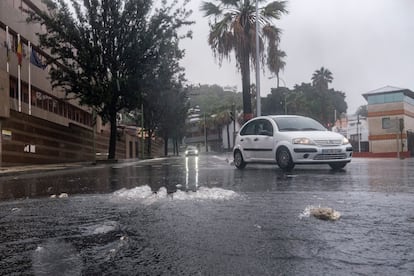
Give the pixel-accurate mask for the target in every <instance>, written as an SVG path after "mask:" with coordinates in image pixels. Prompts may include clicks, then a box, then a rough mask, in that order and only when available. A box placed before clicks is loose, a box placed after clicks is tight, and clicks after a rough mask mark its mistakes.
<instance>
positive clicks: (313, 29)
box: [181, 0, 414, 113]
mask: <svg viewBox="0 0 414 276" xmlns="http://www.w3.org/2000/svg"><path fill="white" fill-rule="evenodd" d="M201 2H202V1H201V0H191V3H190V4H189V6H188V7H189V8H191V9H192V10H193V15H192V19H193V20H194V21H196V24H194V25H193V26H192V30H193V39H192V40H185V41H182V43H181V47H182V48H184V49H186V57H185V58H184V60H183V61H182V66H183V67H185V68H186V76H187V79H188V81H189V82H190V83H192V84H199V83H200V84H218V85H221V86H227V85H230V86H235V85H237V88H238V91H241V76H240V73H239V72H238V71H237V69H236V67H235V62H234V56H232V61H231V62H228V61H223V64H222V66H221V67H220V66H219V64H218V62H217V61H216V60H215V58H214V56H213V52H212V50H211V49H210V47H209V46H208V44H207V36H208V32H209V27H208V20H207V19H206V18H204V17H203V16H202V13H201V12H200V11H199V7H200V5H201ZM268 2H270V1H268ZM287 7H288V10H289V14H287V15H285V16H283V18H282V19H281V20H280V21H279V22H278V27H279V28H281V29H282V30H283V34H282V37H281V45H280V48H281V50H283V51H285V52H286V54H287V58H286V59H285V61H286V67H285V70H284V72H282V73H281V74H280V76H281V78H282V80H281V82H280V85H283V83H285V84H286V86H287V87H289V88H293V86H294V85H295V84H300V83H302V82H310V81H311V80H310V79H311V76H312V74H313V72H314V71H315V70H317V69H319V68H321V67H322V66H323V67H325V68H328V69H329V70H330V71H331V72H332V75H333V78H334V80H333V82H332V84H331V85H330V87H331V88H334V89H335V90H340V91H342V92H345V94H346V99H345V100H346V102H347V103H348V113H354V112H355V111H356V110H357V108H358V107H359V106H360V105H364V104H367V103H366V101H365V99H364V98H363V97H362V94H363V93H366V92H369V91H372V90H374V89H377V88H381V87H383V86H386V85H391V86H397V87H401V88H408V89H411V90H414V19H413V14H414V0H289V1H287ZM269 77H271V75H270V73H269V72H268V71H267V72H266V73H265V74H264V75H262V76H261V80H260V84H261V95H262V97H264V96H266V95H267V94H268V93H270V89H271V88H272V87H275V86H276V79H274V78H273V79H269ZM251 81H252V82H253V83H254V82H255V75H254V72H252V79H251Z"/></svg>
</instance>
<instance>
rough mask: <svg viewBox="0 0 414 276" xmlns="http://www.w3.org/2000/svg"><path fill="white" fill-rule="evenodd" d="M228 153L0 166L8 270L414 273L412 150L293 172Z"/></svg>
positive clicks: (3, 259)
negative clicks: (237, 160) (318, 211)
mask: <svg viewBox="0 0 414 276" xmlns="http://www.w3.org/2000/svg"><path fill="white" fill-rule="evenodd" d="M229 159H230V158H229V156H227V155H223V154H217V155H215V154H209V155H202V156H200V157H189V158H185V157H170V158H161V159H154V160H145V161H139V162H127V163H119V164H113V165H96V166H83V167H76V168H72V169H66V170H59V171H44V172H33V173H30V172H28V173H24V174H18V175H5V176H1V177H0V199H1V201H0V274H1V275H373V274H377V275H413V274H414V250H413V248H414V211H413V210H414V170H413V169H414V160H413V159H404V160H401V159H363V158H354V160H353V161H352V162H351V163H350V164H348V165H347V167H346V168H345V169H344V170H341V171H333V170H331V169H330V168H329V166H327V165H326V166H325V165H318V166H297V167H295V169H294V170H293V171H292V172H291V173H283V172H282V171H281V170H280V169H278V168H277V166H273V165H248V166H247V167H246V169H244V170H237V169H235V168H234V167H233V166H232V165H231V164H230V160H229ZM313 207H330V208H333V209H334V210H336V211H338V212H339V213H340V215H341V217H340V219H339V220H337V221H324V220H319V219H317V218H315V217H312V216H311V215H309V209H310V208H313Z"/></svg>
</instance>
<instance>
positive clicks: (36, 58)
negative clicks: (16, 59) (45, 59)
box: [30, 49, 47, 69]
mask: <svg viewBox="0 0 414 276" xmlns="http://www.w3.org/2000/svg"><path fill="white" fill-rule="evenodd" d="M30 63H31V64H33V65H34V66H36V67H39V68H42V69H45V68H46V66H47V64H43V63H42V61H41V60H40V58H39V56H38V55H37V53H36V51H35V50H34V49H32V51H31V53H30Z"/></svg>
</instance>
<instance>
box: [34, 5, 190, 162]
mask: <svg viewBox="0 0 414 276" xmlns="http://www.w3.org/2000/svg"><path fill="white" fill-rule="evenodd" d="M43 1H44V3H45V4H46V5H47V8H48V11H47V12H39V13H38V14H34V13H31V16H30V20H32V21H35V22H39V23H40V24H42V25H44V26H45V27H46V32H44V33H40V34H38V36H39V43H40V46H41V47H42V48H46V49H48V50H49V51H50V53H51V57H50V58H49V59H48V61H47V62H48V64H52V66H51V70H50V76H51V80H52V85H53V86H54V87H62V89H63V90H64V91H65V92H66V93H67V94H70V95H74V96H75V97H76V98H78V99H79V102H80V104H84V105H87V106H90V107H92V108H93V109H94V110H95V111H96V112H97V114H98V115H100V116H101V117H102V119H103V120H104V121H105V122H109V123H110V127H111V134H110V140H109V149H108V159H114V158H115V152H116V130H117V125H116V118H117V112H118V111H120V110H122V109H123V110H132V109H134V108H136V107H137V106H139V104H140V102H141V101H142V98H143V94H144V93H147V94H148V93H150V92H151V91H149V90H148V89H146V85H148V83H150V82H151V81H153V79H151V80H150V79H148V76H149V75H151V74H149V72H154V71H156V70H157V66H158V64H159V63H160V58H161V56H160V54H159V49H160V47H161V46H160V45H162V44H163V42H164V41H168V40H172V39H174V38H176V37H177V31H176V30H177V29H179V28H180V27H182V26H184V25H188V24H191V22H188V21H186V18H187V17H188V15H189V14H188V13H187V12H186V11H185V9H184V7H176V6H175V4H172V5H171V6H168V5H167V4H166V2H165V1H163V2H162V8H160V9H155V10H153V9H152V6H151V5H152V1H148V0H85V1H77V0H69V1H68V0H43ZM67 2H70V3H71V5H72V7H73V8H74V13H72V12H71V9H70V8H69V6H68V3H67ZM80 3H82V4H80Z"/></svg>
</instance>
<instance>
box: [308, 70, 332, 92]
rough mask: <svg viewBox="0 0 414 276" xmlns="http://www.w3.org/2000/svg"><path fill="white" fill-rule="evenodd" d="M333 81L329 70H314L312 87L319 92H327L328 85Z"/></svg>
mask: <svg viewBox="0 0 414 276" xmlns="http://www.w3.org/2000/svg"><path fill="white" fill-rule="evenodd" d="M332 80H333V77H332V73H331V71H329V69H325V68H323V67H321V69H319V70H316V71H315V72H314V73H313V75H312V85H313V86H314V87H316V88H318V89H319V90H327V89H328V84H329V83H331V82H332Z"/></svg>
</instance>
